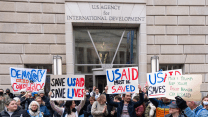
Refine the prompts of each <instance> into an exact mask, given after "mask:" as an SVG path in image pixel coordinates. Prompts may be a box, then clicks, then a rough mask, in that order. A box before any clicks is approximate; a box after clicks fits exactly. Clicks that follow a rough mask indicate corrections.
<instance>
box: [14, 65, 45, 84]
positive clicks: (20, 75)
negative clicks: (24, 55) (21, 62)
mask: <svg viewBox="0 0 208 117" xmlns="http://www.w3.org/2000/svg"><path fill="white" fill-rule="evenodd" d="M45 74H46V70H40V69H25V70H19V69H15V68H11V71H10V76H11V77H12V78H17V79H28V80H30V81H33V82H41V81H42V78H43V76H44V75H45Z"/></svg>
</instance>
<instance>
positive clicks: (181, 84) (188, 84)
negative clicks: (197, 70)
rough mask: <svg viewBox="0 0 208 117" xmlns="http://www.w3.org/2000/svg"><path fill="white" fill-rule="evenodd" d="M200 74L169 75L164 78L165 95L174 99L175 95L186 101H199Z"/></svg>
mask: <svg viewBox="0 0 208 117" xmlns="http://www.w3.org/2000/svg"><path fill="white" fill-rule="evenodd" d="M201 84H202V75H181V76H169V77H168V78H167V79H166V97H167V98H169V99H173V100H175V97H176V96H180V97H182V98H183V99H184V100H186V101H200V100H201V93H200V85H201Z"/></svg>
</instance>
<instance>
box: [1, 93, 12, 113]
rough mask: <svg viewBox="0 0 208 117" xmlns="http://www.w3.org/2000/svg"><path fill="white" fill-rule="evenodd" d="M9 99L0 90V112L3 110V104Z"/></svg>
mask: <svg viewBox="0 0 208 117" xmlns="http://www.w3.org/2000/svg"><path fill="white" fill-rule="evenodd" d="M9 99H10V98H9V96H8V95H5V94H4V90H3V89H0V112H1V111H3V110H4V103H5V102H7V101H8V100H9Z"/></svg>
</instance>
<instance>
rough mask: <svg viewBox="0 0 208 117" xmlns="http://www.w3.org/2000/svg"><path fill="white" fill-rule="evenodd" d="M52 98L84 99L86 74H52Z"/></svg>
mask: <svg viewBox="0 0 208 117" xmlns="http://www.w3.org/2000/svg"><path fill="white" fill-rule="evenodd" d="M50 86H51V92H52V95H51V100H84V90H85V88H84V86H85V76H84V75H51V79H50Z"/></svg>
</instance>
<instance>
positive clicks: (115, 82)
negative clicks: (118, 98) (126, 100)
mask: <svg viewBox="0 0 208 117" xmlns="http://www.w3.org/2000/svg"><path fill="white" fill-rule="evenodd" d="M138 75H139V74H138V67H129V68H118V69H116V68H114V69H106V77H107V78H106V79H107V85H108V94H118V93H127V92H128V93H139V89H138V84H139V83H138Z"/></svg>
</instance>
